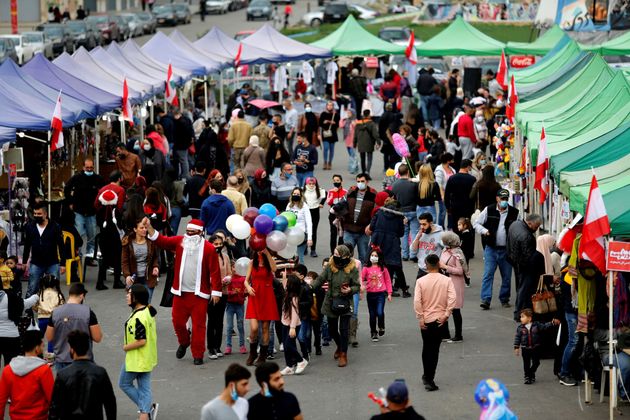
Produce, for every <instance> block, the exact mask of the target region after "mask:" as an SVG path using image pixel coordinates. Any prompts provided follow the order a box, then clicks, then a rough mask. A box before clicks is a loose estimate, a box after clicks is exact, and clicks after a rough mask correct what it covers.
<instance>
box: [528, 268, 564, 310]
mask: <svg viewBox="0 0 630 420" xmlns="http://www.w3.org/2000/svg"><path fill="white" fill-rule="evenodd" d="M532 309H533V311H534V313H535V314H546V313H550V312H556V311H557V310H558V305H557V304H556V296H555V295H554V294H553V292H551V291H549V290H547V286H545V284H544V282H543V276H540V278H539V280H538V288H537V289H536V293H534V294H533V295H532Z"/></svg>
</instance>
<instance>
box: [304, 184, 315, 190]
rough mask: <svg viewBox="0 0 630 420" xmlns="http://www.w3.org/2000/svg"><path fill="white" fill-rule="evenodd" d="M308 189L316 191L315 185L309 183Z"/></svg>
mask: <svg viewBox="0 0 630 420" xmlns="http://www.w3.org/2000/svg"><path fill="white" fill-rule="evenodd" d="M306 189H307V190H309V191H315V185H307V186H306Z"/></svg>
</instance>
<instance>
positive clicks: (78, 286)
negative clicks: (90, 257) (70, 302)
mask: <svg viewBox="0 0 630 420" xmlns="http://www.w3.org/2000/svg"><path fill="white" fill-rule="evenodd" d="M87 292H88V291H87V289H86V288H85V286H84V285H83V283H73V284H72V286H70V291H69V292H68V294H70V295H73V296H79V295H84V294H86V293H87Z"/></svg>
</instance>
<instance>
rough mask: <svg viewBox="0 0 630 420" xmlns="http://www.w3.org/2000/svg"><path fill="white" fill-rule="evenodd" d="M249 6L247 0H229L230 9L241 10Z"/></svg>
mask: <svg viewBox="0 0 630 420" xmlns="http://www.w3.org/2000/svg"><path fill="white" fill-rule="evenodd" d="M248 6H249V0H231V1H230V9H229V10H230V11H231V12H233V11H235V10H241V9H244V8H246V7H248Z"/></svg>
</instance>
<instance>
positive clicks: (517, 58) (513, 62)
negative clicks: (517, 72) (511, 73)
mask: <svg viewBox="0 0 630 420" xmlns="http://www.w3.org/2000/svg"><path fill="white" fill-rule="evenodd" d="M535 62H536V57H534V56H533V55H512V56H510V67H511V68H513V69H522V68H525V67H529V66H531V65H532V64H534V63H535Z"/></svg>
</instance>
